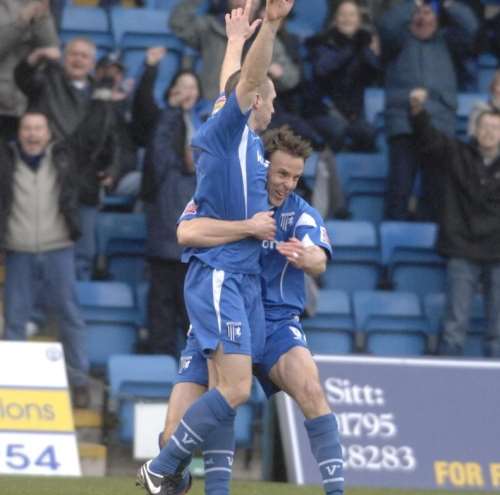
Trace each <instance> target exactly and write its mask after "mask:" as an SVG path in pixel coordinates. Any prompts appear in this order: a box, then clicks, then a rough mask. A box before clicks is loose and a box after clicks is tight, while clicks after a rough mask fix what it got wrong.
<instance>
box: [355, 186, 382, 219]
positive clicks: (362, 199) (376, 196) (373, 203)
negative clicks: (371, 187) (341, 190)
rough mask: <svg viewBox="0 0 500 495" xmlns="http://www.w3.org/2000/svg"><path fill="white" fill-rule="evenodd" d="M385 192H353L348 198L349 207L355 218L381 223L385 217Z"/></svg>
mask: <svg viewBox="0 0 500 495" xmlns="http://www.w3.org/2000/svg"><path fill="white" fill-rule="evenodd" d="M384 206H385V194H384V193H375V192H371V193H369V192H367V193H361V192H359V193H353V194H350V195H349V197H348V199H347V209H348V210H349V212H350V213H351V218H352V219H353V220H364V221H367V222H371V223H374V224H379V223H380V222H382V220H383V219H384Z"/></svg>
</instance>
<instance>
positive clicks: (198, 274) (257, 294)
mask: <svg viewBox="0 0 500 495" xmlns="http://www.w3.org/2000/svg"><path fill="white" fill-rule="evenodd" d="M184 299H185V302H186V309H187V313H188V316H189V321H190V323H191V326H192V333H193V336H194V338H195V339H196V341H197V342H198V347H199V349H200V350H201V351H202V352H203V354H204V355H205V356H206V357H208V356H210V354H211V353H212V352H214V351H215V350H216V349H217V347H218V346H219V344H222V345H223V347H224V353H225V354H244V355H248V356H252V359H253V361H254V362H260V360H261V357H262V352H263V348H264V345H265V339H266V336H265V332H266V324H265V318H264V308H263V305H262V294H261V282H260V277H259V275H250V274H243V273H231V272H224V271H222V270H216V269H214V268H212V267H210V266H208V265H206V264H205V263H202V262H201V261H199V260H197V259H192V260H191V261H190V263H189V268H188V271H187V274H186V279H185V282H184Z"/></svg>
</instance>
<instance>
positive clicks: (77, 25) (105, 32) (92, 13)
mask: <svg viewBox="0 0 500 495" xmlns="http://www.w3.org/2000/svg"><path fill="white" fill-rule="evenodd" d="M76 36H83V37H85V38H89V39H90V40H92V41H93V42H94V43H95V44H96V46H97V48H98V49H100V50H101V51H105V52H108V51H111V50H112V49H113V48H114V38H113V35H112V34H111V29H110V26H109V21H108V16H107V14H106V11H105V10H104V9H101V8H98V7H74V6H72V5H66V6H65V7H64V11H63V17H62V20H61V29H60V32H59V37H60V39H61V41H62V43H64V44H66V43H67V42H68V41H70V40H71V39H72V38H74V37H76Z"/></svg>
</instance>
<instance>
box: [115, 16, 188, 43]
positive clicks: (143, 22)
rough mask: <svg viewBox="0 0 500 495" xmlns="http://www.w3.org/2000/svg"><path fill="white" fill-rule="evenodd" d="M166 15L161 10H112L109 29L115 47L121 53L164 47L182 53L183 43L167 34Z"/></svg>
mask: <svg viewBox="0 0 500 495" xmlns="http://www.w3.org/2000/svg"><path fill="white" fill-rule="evenodd" d="M168 15H169V13H168V12H167V11H163V10H151V9H127V8H122V7H115V8H113V9H112V11H111V27H112V30H113V35H114V38H115V43H116V45H117V46H119V47H120V48H121V49H122V50H123V51H126V50H129V49H132V48H147V47H151V46H166V47H168V49H169V50H177V51H179V52H182V50H183V46H184V45H183V43H182V42H181V41H180V40H179V39H178V38H176V37H175V36H174V35H173V34H171V33H169V32H168Z"/></svg>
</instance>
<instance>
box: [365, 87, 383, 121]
mask: <svg viewBox="0 0 500 495" xmlns="http://www.w3.org/2000/svg"><path fill="white" fill-rule="evenodd" d="M364 103H365V117H366V120H367V121H368V122H369V123H370V124H372V125H374V126H375V128H376V129H378V130H381V129H383V128H384V127H385V125H384V111H385V91H384V90H383V89H382V88H366V89H365V95H364Z"/></svg>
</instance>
